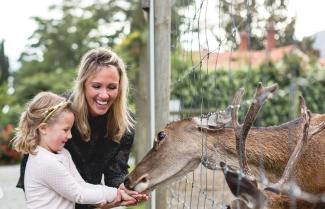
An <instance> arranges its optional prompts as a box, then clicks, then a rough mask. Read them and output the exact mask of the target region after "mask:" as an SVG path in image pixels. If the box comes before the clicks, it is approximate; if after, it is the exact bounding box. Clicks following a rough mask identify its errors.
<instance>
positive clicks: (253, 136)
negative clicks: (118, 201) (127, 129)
mask: <svg viewBox="0 0 325 209" xmlns="http://www.w3.org/2000/svg"><path fill="white" fill-rule="evenodd" d="M277 88H278V85H277V84H273V85H270V86H269V87H263V85H262V84H261V83H259V84H258V86H257V88H256V93H255V96H254V99H253V100H252V101H253V102H252V103H251V106H250V107H249V109H248V111H247V113H246V115H245V119H244V122H243V124H241V125H240V124H239V123H238V109H239V103H240V98H241V96H242V95H243V93H244V89H239V90H238V91H237V93H236V94H235V97H234V99H233V102H232V104H231V105H230V106H229V107H228V108H227V109H226V110H225V111H224V112H216V113H213V114H209V115H206V116H200V117H193V118H187V119H182V120H178V121H174V122H171V123H169V124H167V125H166V127H165V128H164V129H163V130H161V131H159V132H158V134H157V135H156V137H155V140H154V145H153V147H152V148H151V149H150V150H149V152H148V153H147V154H146V155H145V157H144V158H143V159H142V160H141V161H140V162H139V163H138V164H137V165H136V167H135V168H134V170H133V171H132V172H131V173H130V174H129V175H128V176H127V177H126V178H125V181H124V184H125V186H126V187H127V188H129V189H132V190H135V191H138V192H146V191H152V190H154V189H156V188H157V187H159V186H162V185H165V184H169V183H171V182H174V181H176V180H178V179H179V178H181V177H183V176H185V175H186V174H187V173H189V172H192V171H193V170H194V169H195V168H197V167H198V166H199V164H200V163H202V164H203V165H204V166H205V167H207V168H208V169H212V170H218V169H222V167H221V166H220V163H221V162H226V163H227V165H228V166H230V167H232V168H234V169H240V170H242V171H243V172H244V173H245V174H248V175H251V176H259V177H263V176H264V175H265V177H266V179H268V180H269V181H270V182H276V181H279V180H280V179H281V177H282V174H283V172H284V170H285V168H286V167H287V164H288V161H289V158H290V156H291V154H292V152H293V150H294V148H295V147H296V145H297V143H298V141H299V140H298V139H300V138H301V137H300V136H301V128H302V127H303V125H304V124H305V120H304V118H302V117H298V118H296V119H294V120H292V121H289V122H286V123H284V124H281V125H277V126H269V127H252V124H253V122H254V120H255V118H256V115H257V113H258V112H259V110H260V109H261V107H262V105H263V103H264V102H265V101H266V99H268V98H269V97H270V96H271V95H272V94H273V92H275V91H276V89H277ZM324 121H325V114H318V113H310V125H311V126H315V125H317V124H321V123H322V122H324ZM229 123H231V124H232V126H228V124H229ZM261 158H262V159H263V163H264V164H263V166H264V171H263V172H261V171H260V169H259V165H260V162H259V159H261ZM324 159H325V131H324V130H322V131H319V132H317V133H315V134H314V135H313V140H310V142H309V143H308V144H307V145H306V146H305V148H304V152H303V153H302V154H301V157H299V159H298V161H297V165H296V166H294V168H293V171H292V172H290V174H292V176H291V178H293V179H295V182H296V184H297V186H299V187H300V188H301V189H302V190H303V191H305V192H308V193H312V194H319V193H322V192H324V191H325V163H324Z"/></svg>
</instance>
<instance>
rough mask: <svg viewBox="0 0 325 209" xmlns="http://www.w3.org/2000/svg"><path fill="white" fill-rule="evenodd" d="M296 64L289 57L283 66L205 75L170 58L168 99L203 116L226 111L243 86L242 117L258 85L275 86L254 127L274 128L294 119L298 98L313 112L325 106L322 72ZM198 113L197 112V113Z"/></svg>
mask: <svg viewBox="0 0 325 209" xmlns="http://www.w3.org/2000/svg"><path fill="white" fill-rule="evenodd" d="M299 63H300V59H298V57H296V56H288V57H286V58H285V60H284V64H282V65H274V64H273V63H271V62H269V63H264V65H262V66H261V67H260V68H259V69H254V70H252V69H242V70H234V71H229V70H216V71H209V72H206V71H203V70H200V69H193V68H191V67H190V66H189V64H187V63H186V62H185V61H182V60H180V59H178V58H173V66H172V75H173V77H172V78H173V85H172V90H171V98H172V99H178V100H180V101H181V103H182V108H183V110H187V109H192V110H195V109H199V110H201V112H202V113H204V112H205V113H206V112H207V111H216V110H223V109H225V108H226V107H227V106H228V105H229V104H230V103H231V100H232V97H233V95H234V94H235V91H236V90H237V89H239V88H240V87H244V88H245V91H246V92H245V95H244V97H243V99H242V103H241V109H240V116H241V118H243V117H244V115H243V114H244V113H246V111H247V108H248V106H249V104H250V102H251V101H250V100H251V99H252V98H253V96H254V93H255V89H256V86H257V84H258V82H262V83H263V85H264V86H267V85H270V84H272V83H278V84H279V90H278V91H277V92H276V93H275V94H274V95H273V98H272V99H269V100H268V101H267V102H266V103H265V104H264V106H263V108H262V109H261V112H260V113H259V114H258V117H257V120H256V124H258V125H263V126H266V125H277V124H280V123H283V122H287V121H289V120H290V119H293V118H294V117H296V116H297V113H298V106H297V105H298V96H299V95H303V96H304V98H305V100H306V103H307V106H308V108H309V109H310V110H311V111H312V112H318V113H324V112H325V111H324V110H325V107H324V105H323V103H322V100H321V98H322V95H324V93H325V88H324V87H325V74H324V69H320V68H318V67H317V65H313V64H309V65H308V67H306V68H305V69H304V70H303V69H302V67H301V65H300V64H299ZM186 69H187V70H186ZM184 112H186V111H184ZM198 113H200V111H199V112H198V111H196V114H198ZM187 116H188V115H185V117H187Z"/></svg>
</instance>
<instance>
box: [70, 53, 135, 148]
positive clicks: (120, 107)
mask: <svg viewBox="0 0 325 209" xmlns="http://www.w3.org/2000/svg"><path fill="white" fill-rule="evenodd" d="M109 66H114V67H116V68H117V70H118V73H119V76H120V80H119V88H118V89H119V92H118V96H117V98H116V100H115V102H114V103H113V105H112V106H111V107H110V109H109V110H108V113H107V114H108V117H107V124H106V129H107V135H108V136H109V137H112V139H113V140H114V141H116V142H119V141H120V140H121V138H122V136H123V135H124V133H125V132H126V131H128V132H130V131H131V128H134V120H133V119H132V117H131V116H130V113H129V111H128V109H127V93H128V78H127V74H126V70H125V65H124V62H123V61H122V59H121V58H120V57H118V56H117V55H116V54H115V53H114V52H113V51H111V50H110V49H106V48H97V49H92V50H90V51H88V52H87V53H86V54H85V55H84V56H83V58H82V60H81V63H80V67H79V69H78V75H77V79H76V81H75V85H74V89H73V99H72V103H73V108H74V109H75V111H76V113H77V114H76V121H75V125H76V127H77V129H78V131H79V132H80V135H81V137H82V138H83V140H85V141H89V140H90V135H91V130H90V126H89V123H88V115H89V111H88V105H87V101H86V97H85V92H84V90H85V83H86V81H87V79H88V78H89V77H90V76H92V75H93V74H94V73H96V72H98V71H100V70H102V69H103V67H109Z"/></svg>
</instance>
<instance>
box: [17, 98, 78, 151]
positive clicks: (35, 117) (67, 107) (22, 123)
mask: <svg viewBox="0 0 325 209" xmlns="http://www.w3.org/2000/svg"><path fill="white" fill-rule="evenodd" d="M63 111H69V112H73V111H72V109H71V103H70V102H67V101H66V99H65V98H63V97H60V96H59V95H57V94H54V93H52V92H40V93H38V94H37V95H36V96H35V97H34V98H33V99H32V100H31V101H29V102H28V103H27V104H26V111H24V112H23V113H22V114H21V116H20V119H19V124H18V128H17V131H16V134H15V136H14V138H13V139H12V143H13V147H14V149H15V150H16V151H18V152H22V153H24V154H27V153H29V154H35V152H34V151H35V148H36V147H37V145H39V143H40V137H39V131H38V127H39V125H40V124H41V123H48V124H52V123H54V122H55V121H56V120H57V118H58V116H59V115H60V113H62V112H63Z"/></svg>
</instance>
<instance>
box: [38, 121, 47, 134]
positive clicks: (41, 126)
mask: <svg viewBox="0 0 325 209" xmlns="http://www.w3.org/2000/svg"><path fill="white" fill-rule="evenodd" d="M47 127H48V125H47V123H41V124H39V126H38V130H39V132H40V134H42V135H44V134H46V130H47Z"/></svg>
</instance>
